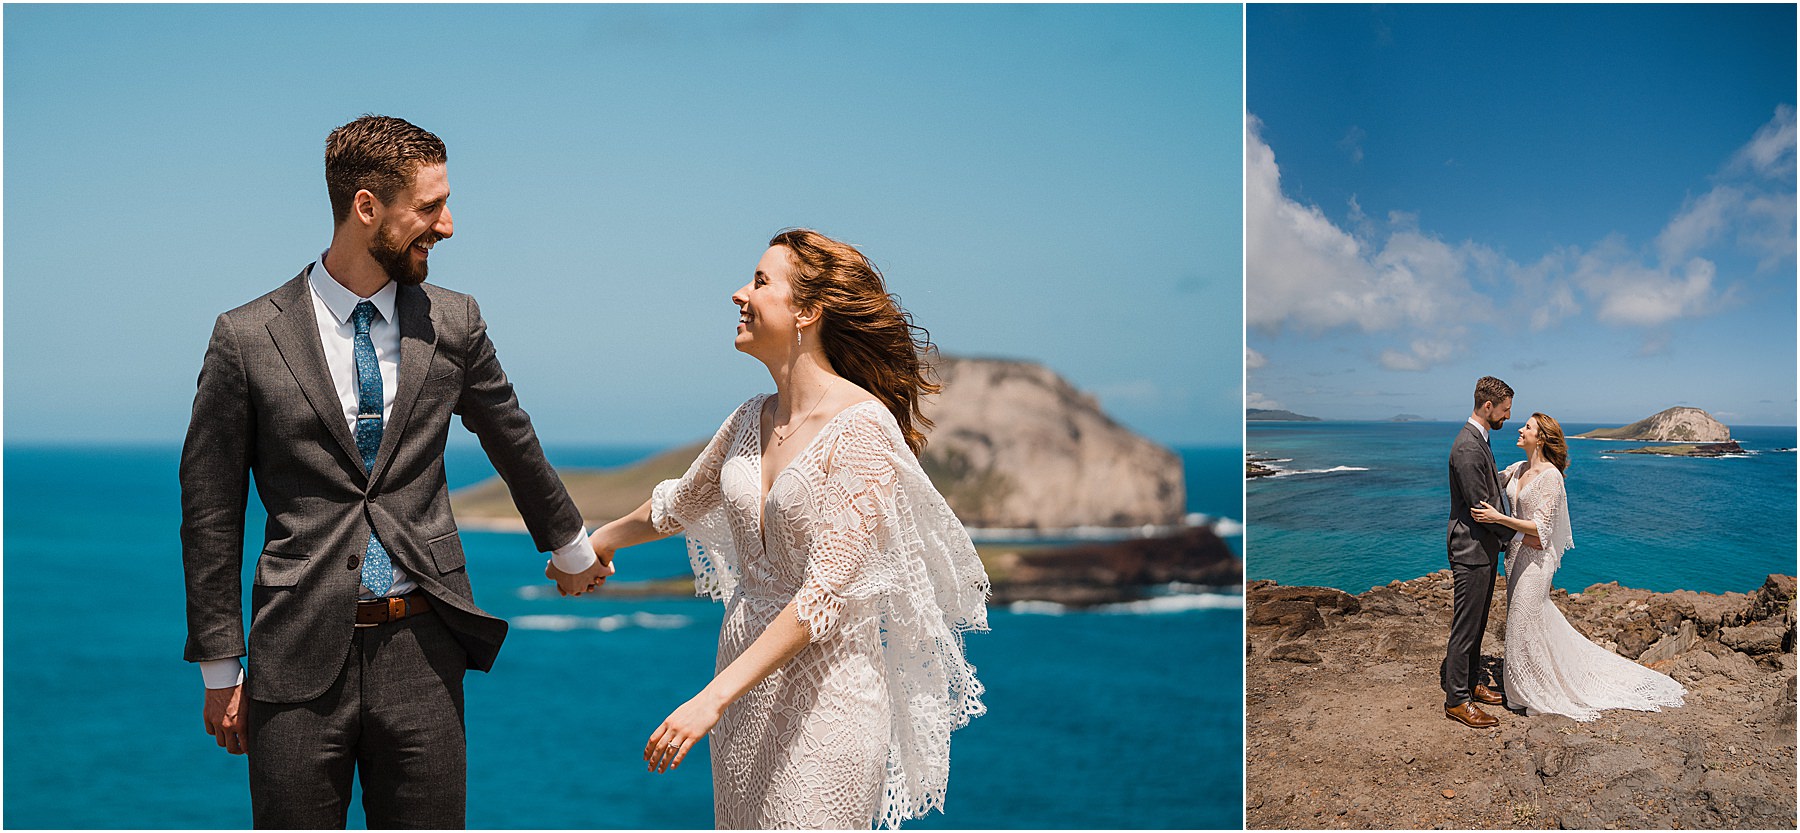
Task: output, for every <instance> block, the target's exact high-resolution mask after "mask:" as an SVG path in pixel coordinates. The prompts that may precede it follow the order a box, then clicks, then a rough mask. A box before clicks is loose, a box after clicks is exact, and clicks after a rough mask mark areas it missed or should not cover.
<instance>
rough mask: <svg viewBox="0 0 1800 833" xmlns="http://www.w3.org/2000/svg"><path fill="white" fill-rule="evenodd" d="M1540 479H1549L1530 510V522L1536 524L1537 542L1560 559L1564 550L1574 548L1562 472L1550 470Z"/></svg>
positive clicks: (1542, 486)
mask: <svg viewBox="0 0 1800 833" xmlns="http://www.w3.org/2000/svg"><path fill="white" fill-rule="evenodd" d="M1541 477H1547V478H1550V479H1549V480H1548V481H1546V482H1545V483H1543V484H1541V489H1540V494H1539V495H1538V498H1537V502H1536V503H1535V504H1534V505H1533V506H1532V508H1531V520H1532V522H1533V523H1536V524H1537V528H1538V540H1540V541H1542V542H1543V543H1544V548H1545V549H1547V550H1549V551H1551V552H1553V553H1556V554H1557V555H1558V556H1559V557H1560V556H1561V555H1562V552H1563V551H1564V550H1567V549H1570V548H1572V547H1574V546H1575V538H1574V536H1573V535H1571V534H1570V529H1569V504H1568V495H1567V493H1566V492H1564V491H1563V477H1562V472H1560V471H1557V470H1556V469H1555V468H1551V469H1550V470H1548V471H1546V472H1544V473H1543V474H1542V475H1541Z"/></svg>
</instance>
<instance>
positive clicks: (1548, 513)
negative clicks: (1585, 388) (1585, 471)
mask: <svg viewBox="0 0 1800 833" xmlns="http://www.w3.org/2000/svg"><path fill="white" fill-rule="evenodd" d="M1518 444H1519V447H1520V448H1523V449H1525V454H1526V459H1525V460H1523V461H1521V462H1518V463H1514V464H1512V465H1511V466H1508V467H1507V469H1506V471H1504V472H1502V473H1501V479H1502V481H1503V482H1504V484H1505V487H1506V495H1507V498H1508V499H1509V500H1510V501H1511V504H1512V506H1513V511H1514V512H1515V513H1517V515H1518V517H1516V518H1515V517H1508V516H1506V515H1504V514H1501V513H1500V512H1499V511H1497V510H1495V509H1494V508H1493V507H1492V506H1489V505H1487V504H1486V503H1483V504H1481V507H1480V508H1479V509H1477V510H1475V511H1474V513H1473V514H1474V516H1475V520H1477V521H1480V522H1482V523H1501V524H1505V525H1506V526H1509V527H1511V528H1513V529H1515V530H1518V531H1519V532H1522V533H1524V534H1525V535H1526V536H1527V537H1526V538H1525V539H1524V540H1520V541H1514V542H1513V543H1511V544H1509V545H1507V552H1506V674H1505V682H1504V685H1505V687H1506V706H1507V708H1509V709H1521V708H1522V709H1524V710H1525V712H1526V714H1533V715H1535V714H1560V715H1564V716H1566V717H1571V718H1574V719H1575V720H1580V721H1588V720H1593V719H1594V718H1596V717H1599V716H1600V712H1601V711H1603V710H1606V709H1636V710H1639V711H1658V710H1660V709H1661V708H1662V707H1664V706H1679V705H1681V701H1682V697H1683V695H1684V694H1685V692H1684V691H1683V690H1682V688H1681V684H1680V683H1677V682H1675V681H1674V680H1673V679H1670V678H1669V677H1668V676H1667V675H1664V674H1661V673H1658V672H1656V671H1653V670H1651V669H1649V668H1645V667H1644V666H1642V665H1638V664H1637V663H1635V662H1632V661H1631V660H1629V659H1626V658H1624V657H1622V656H1619V655H1618V654H1615V653H1613V652H1611V651H1609V650H1607V649H1605V648H1602V647H1600V646H1599V645H1595V644H1594V643H1592V642H1590V641H1588V639H1587V637H1584V636H1582V635H1581V633H1580V632H1579V631H1577V630H1575V628H1574V626H1572V625H1570V624H1569V620H1567V619H1565V618H1563V615H1562V611H1560V610H1557V609H1556V605H1555V604H1553V603H1552V602H1551V601H1550V582H1551V579H1552V578H1553V577H1555V575H1556V568H1557V566H1558V565H1559V564H1560V563H1561V561H1562V556H1563V553H1565V552H1567V551H1568V550H1569V549H1570V548H1572V547H1574V546H1575V539H1574V537H1573V535H1572V534H1571V530H1570V527H1569V507H1568V500H1567V495H1566V494H1565V493H1564V491H1563V472H1564V471H1566V470H1567V469H1568V467H1569V446H1568V442H1567V441H1566V440H1565V439H1564V438H1563V431H1562V426H1561V425H1559V424H1557V422H1556V420H1554V419H1551V418H1550V417H1549V416H1547V415H1545V414H1541V413H1538V414H1532V415H1531V418H1530V419H1527V420H1525V424H1524V425H1523V426H1521V427H1520V428H1519V443H1518ZM1534 540H1535V542H1536V543H1537V544H1538V545H1536V546H1534V545H1533V544H1532V543H1531V542H1533V541H1534Z"/></svg>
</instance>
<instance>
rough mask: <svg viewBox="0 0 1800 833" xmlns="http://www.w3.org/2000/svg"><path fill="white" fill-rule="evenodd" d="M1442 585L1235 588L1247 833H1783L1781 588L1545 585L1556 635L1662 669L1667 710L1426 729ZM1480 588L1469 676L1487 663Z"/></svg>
mask: <svg viewBox="0 0 1800 833" xmlns="http://www.w3.org/2000/svg"><path fill="white" fill-rule="evenodd" d="M1450 588H1451V585H1450V573H1449V571H1448V570H1442V571H1439V572H1436V573H1433V574H1430V575H1427V576H1423V577H1420V578H1416V579H1412V580H1410V581H1402V582H1394V583H1392V584H1390V585H1388V586H1386V587H1378V588H1375V589H1373V590H1370V591H1368V592H1366V593H1363V594H1361V595H1355V596H1353V595H1351V594H1349V593H1345V592H1343V591H1340V590H1334V589H1331V588H1322V587H1286V586H1282V585H1279V584H1276V583H1274V582H1270V581H1257V582H1252V583H1251V584H1250V585H1248V586H1247V587H1246V588H1245V616H1246V633H1245V637H1246V640H1245V648H1246V663H1245V718H1246V726H1245V736H1246V741H1247V745H1246V753H1247V754H1246V758H1247V761H1246V784H1247V790H1246V802H1247V803H1246V810H1245V817H1246V821H1247V824H1248V826H1249V827H1251V828H1263V829H1266V828H1364V829H1369V828H1515V829H1548V828H1556V827H1562V828H1613V827H1618V828H1737V829H1749V828H1772V829H1793V828H1794V826H1795V814H1794V813H1795V757H1794V744H1795V697H1794V679H1795V664H1794V608H1793V600H1794V578H1793V577H1792V576H1770V577H1769V578H1768V579H1767V581H1765V582H1764V583H1763V585H1762V586H1761V587H1759V588H1756V589H1755V590H1753V591H1751V592H1749V593H1723V594H1711V593H1696V592H1691V591H1675V592H1671V593H1654V592H1650V591H1647V590H1637V589H1632V588H1625V587H1620V586H1619V585H1618V584H1617V583H1609V584H1599V585H1594V586H1592V587H1589V588H1587V589H1586V590H1583V591H1582V592H1580V593H1577V594H1569V593H1565V592H1563V591H1560V590H1558V591H1556V592H1555V594H1554V601H1555V603H1556V605H1557V607H1558V608H1560V609H1561V610H1562V611H1563V613H1564V615H1565V616H1566V617H1567V618H1568V620H1569V622H1570V624H1572V625H1574V626H1575V628H1576V629H1578V630H1580V631H1581V632H1582V633H1584V634H1586V635H1587V636H1588V637H1589V638H1591V639H1593V640H1595V641H1596V642H1598V643H1600V644H1602V645H1605V646H1607V647H1610V648H1612V649H1613V650H1615V651H1616V652H1618V653H1619V654H1621V655H1624V656H1626V657H1630V658H1632V659H1636V660H1637V661H1639V662H1642V663H1644V664H1646V665H1649V666H1650V667H1652V668H1656V669H1658V670H1660V671H1662V672H1663V673H1666V674H1669V675H1670V676H1672V677H1674V678H1675V679H1676V680H1677V681H1679V682H1680V683H1681V684H1682V685H1683V686H1685V687H1686V688H1687V701H1686V704H1685V705H1683V706H1682V707H1680V708H1676V709H1670V710H1667V711H1663V712H1630V711H1611V712H1607V713H1605V714H1604V715H1602V716H1601V718H1600V719H1598V720H1596V721H1593V722H1590V723H1577V722H1575V721H1572V720H1569V719H1567V718H1563V717H1554V716H1537V717H1528V716H1526V715H1524V714H1521V713H1512V712H1508V711H1506V710H1505V709H1504V708H1502V707H1498V706H1490V707H1486V708H1487V711H1488V712H1489V713H1490V714H1493V715H1495V716H1496V717H1498V718H1499V719H1500V724H1499V725H1498V726H1497V727H1495V728H1493V729H1488V730H1484V731H1476V730H1472V729H1469V728H1466V727H1464V726H1462V725H1460V724H1457V723H1454V722H1452V721H1450V720H1449V719H1448V718H1446V717H1444V715H1443V693H1442V691H1441V690H1440V689H1439V687H1438V665H1439V663H1440V662H1441V660H1442V658H1443V648H1444V637H1445V635H1446V634H1447V633H1448V632H1449V623H1450V599H1451V589H1450ZM1505 623H1506V590H1505V580H1504V578H1502V579H1501V580H1500V582H1499V586H1498V587H1497V588H1496V590H1495V593H1494V605H1493V608H1492V610H1491V613H1490V618H1489V628H1488V631H1487V634H1486V636H1485V638H1484V641H1483V643H1482V648H1483V651H1484V653H1485V654H1486V655H1487V657H1488V659H1487V662H1486V664H1487V669H1486V673H1487V674H1488V675H1489V676H1493V675H1497V674H1500V673H1501V663H1503V662H1504V653H1505V645H1504V633H1505V627H1506V624H1505Z"/></svg>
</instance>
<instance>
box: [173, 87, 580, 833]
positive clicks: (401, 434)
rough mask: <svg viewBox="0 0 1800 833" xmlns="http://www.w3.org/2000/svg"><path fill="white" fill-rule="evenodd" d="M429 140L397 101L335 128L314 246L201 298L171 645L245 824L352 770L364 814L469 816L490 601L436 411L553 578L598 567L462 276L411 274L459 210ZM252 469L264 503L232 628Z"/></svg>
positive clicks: (428, 822)
mask: <svg viewBox="0 0 1800 833" xmlns="http://www.w3.org/2000/svg"><path fill="white" fill-rule="evenodd" d="M445 159H446V155H445V151H444V143H443V142H442V141H441V140H439V139H438V137H436V136H434V135H432V134H431V133H429V132H427V131H425V130H422V129H420V128H418V127H416V126H414V125H412V124H409V123H407V122H406V121H404V120H401V119H396V118H389V117H386V116H364V117H363V118H360V119H357V120H356V121H353V122H351V123H349V124H346V125H344V126H343V127H340V128H338V129H336V130H334V131H332V133H331V136H330V137H329V138H328V139H326V143H325V182H326V187H327V190H328V191H329V193H330V197H331V210H332V216H333V220H334V222H335V228H334V231H333V233H332V237H331V246H330V248H328V249H326V251H325V253H324V254H323V255H321V256H320V258H319V260H318V261H317V262H316V263H312V264H309V265H308V266H307V267H306V268H305V269H303V270H301V272H300V274H299V275H298V276H296V277H295V278H293V279H292V280H290V281H288V282H287V283H285V284H283V285H282V286H281V287H280V288H278V289H276V290H275V291H273V292H270V293H269V294H267V295H264V296H262V297H261V298H258V299H256V300H254V301H251V302H250V303H248V304H245V305H244V306H241V307H238V308H237V309H234V310H232V311H230V312H227V313H225V314H224V315H221V316H219V318H218V320H217V322H216V323H215V324H214V327H213V334H212V341H211V343H210V344H209V345H208V346H207V350H206V358H205V360H204V363H203V365H202V367H201V370H200V381H199V387H198V391H197V393H196V394H195V396H194V411H193V417H192V419H191V420H190V422H189V424H188V433H187V441H186V444H185V445H184V447H183V449H182V456H181V503H182V524H181V539H182V559H183V565H184V567H185V570H186V576H187V613H188V639H187V649H186V658H187V659H188V660H189V661H190V662H197V663H199V664H200V666H201V673H202V676H203V677H204V678H205V682H206V688H207V691H206V702H205V706H204V709H203V716H204V718H205V722H206V730H207V732H208V733H210V734H212V735H213V737H214V739H215V740H216V741H217V743H218V744H219V745H220V746H222V747H225V748H226V749H227V750H228V751H230V752H232V753H233V754H243V753H245V752H248V753H249V760H250V766H249V770H250V798H251V807H252V810H253V813H254V817H255V823H256V826H257V827H258V828H320V827H336V828H342V827H343V826H344V824H345V820H346V813H347V811H348V808H349V802H350V787H351V778H352V777H353V776H357V775H360V779H361V782H362V786H363V809H364V811H365V813H366V814H367V817H368V822H369V827H370V828H393V827H428V828H455V827H462V826H463V822H464V807H465V796H466V777H465V771H466V766H465V751H464V734H463V691H462V679H463V673H464V671H465V670H466V669H468V668H474V669H477V670H481V671H486V670H488V668H489V667H491V666H492V665H493V661H494V656H495V654H496V653H497V652H498V651H499V649H500V643H501V641H502V639H504V637H505V635H506V623H505V622H504V621H502V620H501V619H498V618H496V617H494V616H492V615H489V614H488V613H486V612H484V611H482V610H481V609H480V608H478V607H476V606H475V603H474V601H473V593H472V592H471V589H470V586H469V576H468V572H467V570H466V569H465V567H464V558H463V550H462V543H461V540H460V539H459V538H458V536H457V530H456V522H455V519H454V518H452V517H451V513H450V496H449V490H448V488H447V486H446V483H445V480H444V466H443V455H444V443H445V441H446V439H447V436H448V432H449V427H450V417H451V416H452V415H460V416H461V417H462V420H463V424H464V425H465V426H467V427H468V428H469V430H471V431H473V432H474V433H475V434H476V435H477V436H479V437H480V439H481V446H482V448H483V449H485V450H486V451H487V454H488V459H489V460H490V461H492V463H493V464H494V468H495V469H496V470H497V471H499V473H500V475H501V477H502V478H504V479H505V481H506V484H507V486H508V488H509V489H510V490H511V492H512V494H513V500H514V501H515V502H516V503H517V505H518V508H519V512H520V514H521V515H522V516H523V518H524V519H525V524H526V526H527V528H529V530H530V531H531V535H532V540H533V541H534V542H535V543H536V545H537V547H538V549H539V550H540V551H552V550H553V551H554V553H553V555H552V561H553V562H554V563H555V564H556V566H557V567H559V568H560V569H561V570H562V571H563V572H564V573H566V574H568V575H567V576H566V577H565V578H563V579H562V580H561V581H560V582H559V585H560V587H561V589H562V590H563V592H565V593H573V592H581V591H585V590H587V589H589V588H592V587H594V586H597V585H598V584H599V583H600V582H603V581H604V580H605V577H606V576H607V575H609V574H611V572H612V568H611V566H610V564H609V563H607V562H605V561H601V560H599V559H597V558H596V557H595V555H594V552H593V550H592V548H591V547H590V545H589V543H588V536H587V532H586V530H585V529H584V528H583V527H582V523H581V514H580V512H578V511H577V510H576V508H575V504H574V503H573V502H572V501H571V500H570V499H569V495H568V492H567V491H566V490H565V489H564V488H563V484H562V481H561V480H559V479H558V478H557V476H556V472H555V471H554V470H553V469H552V468H551V467H550V464H549V462H548V461H547V460H545V458H544V453H543V450H542V449H541V448H540V447H539V446H538V440H537V435H536V433H535V432H534V431H533V430H532V427H531V419H530V417H528V416H527V415H526V414H525V411H524V410H522V409H521V408H520V407H519V402H518V399H517V398H516V397H515V396H514V395H513V390H512V385H511V384H510V383H508V382H507V379H506V374H505V373H504V372H503V371H502V370H501V368H500V363H499V360H498V359H497V358H496V357H495V354H494V346H493V344H492V343H491V342H490V341H489V340H488V337H487V326H486V324H485V323H483V321H482V319H481V312H480V309H479V308H478V307H477V306H476V304H475V300H474V299H473V298H470V297H469V296H467V295H462V294H459V293H456V292H451V291H449V290H446V289H442V288H440V287H437V286H433V285H430V284H427V283H425V277H426V274H427V272H428V269H429V264H430V260H431V252H432V247H433V246H435V245H436V244H437V243H438V242H439V241H442V240H447V239H449V238H450V237H451V235H452V234H453V233H454V232H455V227H454V225H453V223H452V220H451V217H450V185H449V180H448V178H447V176H446V168H445ZM252 473H254V474H255V481H256V490H257V495H258V497H259V498H261V500H262V503H263V506H264V507H265V508H266V509H267V510H268V516H269V519H268V525H267V527H266V528H265V531H264V536H263V543H262V547H261V553H262V554H261V556H260V558H259V559H258V561H257V564H256V581H255V586H254V587H253V588H252V590H251V598H250V603H251V622H252V624H251V626H250V632H249V639H248V644H247V646H246V640H245V635H244V629H243V598H242V590H241V582H240V575H241V573H242V567H243V537H244V510H245V504H246V501H247V498H248V488H249V481H250V475H251V474H252ZM246 647H247V648H248V651H247V652H246ZM245 656H247V657H248V660H249V673H248V675H247V676H246V675H245V673H244V671H243V669H242V667H241V666H240V664H239V658H240V657H245Z"/></svg>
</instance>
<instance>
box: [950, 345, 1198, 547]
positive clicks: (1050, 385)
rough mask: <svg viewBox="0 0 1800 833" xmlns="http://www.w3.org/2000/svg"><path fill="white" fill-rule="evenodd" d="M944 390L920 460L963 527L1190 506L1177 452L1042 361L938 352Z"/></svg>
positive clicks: (1090, 522) (1154, 519)
mask: <svg viewBox="0 0 1800 833" xmlns="http://www.w3.org/2000/svg"><path fill="white" fill-rule="evenodd" d="M936 368H937V374H938V380H939V381H940V382H942V383H943V385H944V390H943V392H942V393H941V394H939V395H938V396H935V397H930V398H928V399H927V400H926V403H925V407H924V412H925V416H926V417H928V418H930V419H931V420H932V421H933V423H935V425H934V426H933V428H932V429H931V431H930V433H928V434H927V435H926V436H927V438H928V439H929V441H930V442H929V443H928V444H927V445H926V446H925V454H924V458H923V459H922V460H921V461H920V462H921V464H922V465H923V466H924V468H925V472H926V473H927V474H929V475H931V481H932V483H933V484H935V485H936V486H937V487H938V490H939V491H941V492H942V493H943V495H944V499H945V500H947V501H949V503H950V508H951V509H953V510H955V511H956V516H957V517H958V518H961V519H962V522H963V523H964V524H966V525H968V526H973V527H986V528H1018V529H1033V530H1044V529H1063V528H1069V527H1077V526H1111V527H1123V526H1143V525H1147V524H1148V525H1156V526H1167V525H1173V524H1176V523H1179V522H1180V521H1181V518H1182V516H1183V514H1184V509H1185V507H1186V503H1187V493H1186V488H1185V486H1184V485H1183V482H1182V474H1181V458H1180V457H1178V456H1176V455H1175V453H1174V452H1172V451H1170V450H1168V449H1167V448H1164V447H1162V446H1160V445H1158V444H1156V443H1154V442H1151V441H1150V440H1148V439H1145V438H1144V437H1141V436H1138V435H1137V434H1135V433H1132V432H1131V431H1130V430H1129V429H1127V428H1125V427H1124V426H1121V425H1119V424H1118V423H1117V422H1114V421H1113V420H1112V418H1111V417H1109V416H1107V415H1106V413H1105V412H1104V411H1102V410H1100V404H1099V403H1098V402H1096V401H1095V400H1094V398H1093V397H1092V396H1089V395H1087V394H1085V393H1082V392H1081V391H1079V390H1076V389H1075V387H1074V386H1073V385H1071V384H1069V383H1068V382H1067V381H1065V380H1064V379H1063V378H1062V377H1060V376H1058V375H1056V374H1055V373H1053V372H1051V371H1050V370H1049V369H1048V368H1046V367H1044V366H1043V365H1039V364H1034V363H1031V362H1022V361H1004V360H996V359H957V358H949V357H940V358H939V359H938V360H937V362H936Z"/></svg>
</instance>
